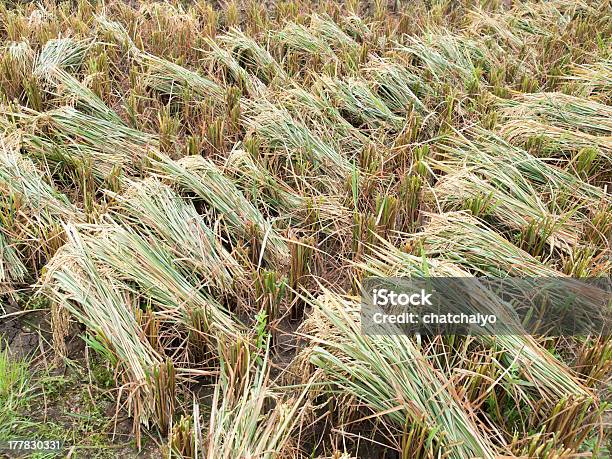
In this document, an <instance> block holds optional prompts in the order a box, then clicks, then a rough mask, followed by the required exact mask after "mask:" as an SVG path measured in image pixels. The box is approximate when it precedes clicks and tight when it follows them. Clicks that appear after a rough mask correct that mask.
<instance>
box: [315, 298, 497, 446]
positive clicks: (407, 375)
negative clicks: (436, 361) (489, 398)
mask: <svg viewBox="0 0 612 459" xmlns="http://www.w3.org/2000/svg"><path fill="white" fill-rule="evenodd" d="M312 305H313V307H314V308H315V309H314V311H313V313H312V314H311V317H310V318H309V319H308V322H307V325H305V327H306V329H307V330H308V327H311V329H312V330H313V331H310V332H309V336H310V338H311V340H312V341H313V346H314V347H313V348H312V349H310V350H309V351H308V352H309V355H310V362H311V363H312V364H313V365H315V366H316V367H317V368H320V369H321V370H322V371H323V372H324V373H325V375H326V376H327V378H328V380H329V382H330V385H331V386H332V388H337V389H340V390H342V391H346V392H348V393H350V394H352V395H354V396H355V397H357V398H358V399H359V400H361V401H362V402H363V403H364V404H366V405H368V406H369V407H370V408H371V409H372V410H373V411H374V412H375V413H376V414H377V416H384V417H386V418H387V419H388V420H389V421H390V422H391V423H392V424H394V425H395V426H396V427H397V428H398V429H403V428H404V427H405V426H408V428H411V427H412V425H416V426H421V427H423V428H425V429H427V430H428V432H429V437H428V440H427V445H426V447H427V448H429V449H430V450H432V451H444V453H445V454H447V455H448V456H449V457H457V458H460V457H474V456H476V457H491V458H492V457H495V455H496V453H497V448H496V447H495V446H494V445H493V444H492V443H491V442H490V440H489V438H488V437H485V436H483V435H482V434H481V431H480V429H479V428H478V427H477V426H476V424H475V423H474V420H473V419H472V418H470V416H469V415H468V414H467V413H466V411H467V410H466V407H464V406H461V405H460V404H459V403H458V402H457V401H456V400H455V399H454V398H453V396H452V394H451V393H450V392H449V391H448V387H447V386H446V381H445V380H444V377H443V376H442V375H441V374H440V373H438V372H436V371H435V370H434V369H433V368H432V366H431V365H430V364H429V362H428V361H427V358H426V357H425V356H423V355H422V354H421V352H420V351H419V350H418V348H417V347H416V346H415V345H414V343H413V342H412V341H411V340H410V339H409V338H408V337H407V336H405V335H402V334H401V332H398V333H397V334H389V335H364V334H363V332H362V330H361V327H360V325H359V321H358V319H357V317H358V313H359V301H358V300H357V299H355V298H346V299H345V298H342V297H340V296H338V295H335V294H332V293H330V292H326V293H325V294H324V295H323V296H322V297H320V298H319V299H317V300H313V301H312ZM335 390H336V389H332V391H335Z"/></svg>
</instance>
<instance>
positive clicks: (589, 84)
mask: <svg viewBox="0 0 612 459" xmlns="http://www.w3.org/2000/svg"><path fill="white" fill-rule="evenodd" d="M564 78H565V79H567V80H569V81H572V82H575V83H577V84H579V85H580V86H582V87H583V88H584V90H585V92H586V94H587V95H592V96H595V97H599V98H601V99H602V101H603V102H606V101H610V96H609V94H610V91H612V60H609V59H608V60H601V61H598V62H595V63H593V64H583V65H575V66H574V69H573V73H572V74H571V75H569V76H565V77H564Z"/></svg>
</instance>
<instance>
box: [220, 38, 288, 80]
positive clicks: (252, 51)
mask: <svg viewBox="0 0 612 459" xmlns="http://www.w3.org/2000/svg"><path fill="white" fill-rule="evenodd" d="M215 40H216V41H217V42H218V43H220V44H222V45H224V46H225V48H227V49H229V50H230V51H231V53H232V54H233V55H235V56H236V58H237V59H238V61H239V62H243V63H244V64H245V65H246V68H247V70H251V71H252V72H253V73H254V74H255V76H257V77H258V78H259V79H260V80H261V81H263V82H264V83H265V84H270V83H271V82H272V81H274V80H275V79H277V80H278V81H281V82H285V81H288V79H289V77H288V76H287V74H286V72H285V70H284V69H283V67H282V66H281V65H280V64H279V63H278V62H277V61H276V59H274V57H272V55H271V54H270V52H269V51H268V50H267V49H266V48H264V47H262V46H261V45H259V43H257V42H256V41H255V40H253V39H252V38H251V37H248V36H247V35H246V34H245V33H244V32H242V31H241V30H239V29H236V28H231V29H230V30H229V31H228V32H227V33H225V34H223V35H220V36H217V37H215Z"/></svg>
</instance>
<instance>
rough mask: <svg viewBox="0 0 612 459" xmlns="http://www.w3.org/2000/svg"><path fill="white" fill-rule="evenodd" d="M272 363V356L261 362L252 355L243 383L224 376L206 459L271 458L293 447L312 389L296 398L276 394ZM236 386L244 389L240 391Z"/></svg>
mask: <svg viewBox="0 0 612 459" xmlns="http://www.w3.org/2000/svg"><path fill="white" fill-rule="evenodd" d="M269 359H270V357H269V354H268V352H266V354H265V356H264V357H263V359H257V358H255V356H252V355H249V356H248V363H247V366H246V370H245V371H244V376H243V380H242V381H239V382H233V381H231V380H228V379H227V378H224V377H222V378H221V379H220V380H219V381H218V382H217V385H216V386H215V392H214V395H213V400H212V410H211V414H210V420H209V427H208V434H207V436H206V440H205V442H204V448H203V452H202V453H203V454H202V457H206V458H207V459H213V458H214V459H217V458H222V459H233V458H236V457H261V458H266V459H271V458H274V457H278V456H279V455H282V454H283V451H284V450H286V448H287V447H288V446H289V445H290V442H291V434H292V433H293V430H294V429H295V427H296V426H297V425H298V424H300V423H301V421H302V419H303V417H304V414H305V396H306V394H307V390H308V386H307V387H306V388H305V389H303V390H301V391H300V392H299V393H298V394H297V395H296V396H294V397H286V396H283V394H282V392H280V391H279V390H274V389H273V388H272V387H271V385H270V381H269V365H270V362H269ZM222 365H223V364H222ZM222 375H223V372H222ZM237 384H239V385H240V387H241V388H242V389H241V390H238V391H236V385H237ZM270 403H273V404H274V405H273V408H271V409H269V408H267V407H268V406H269V405H270Z"/></svg>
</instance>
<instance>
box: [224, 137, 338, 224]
mask: <svg viewBox="0 0 612 459" xmlns="http://www.w3.org/2000/svg"><path fill="white" fill-rule="evenodd" d="M225 166H226V167H227V168H228V171H231V173H232V174H233V175H234V176H235V177H236V179H237V182H238V183H239V184H240V188H241V189H242V190H243V193H244V194H245V196H247V197H249V196H250V197H252V199H251V200H254V201H258V200H262V201H263V203H264V204H265V205H266V206H268V207H269V208H271V209H272V210H273V212H274V213H276V214H278V215H285V216H287V218H288V219H289V221H291V222H295V223H296V224H298V222H299V224H298V226H302V225H303V224H305V223H306V219H307V218H308V210H309V208H310V207H315V208H316V212H317V214H318V216H319V218H320V219H321V220H322V222H323V223H324V224H325V222H329V223H331V222H334V221H338V220H342V219H344V218H345V217H347V215H348V210H347V209H345V208H344V206H343V205H342V204H341V203H340V202H339V200H338V199H337V198H336V197H334V196H329V195H324V194H319V193H318V194H314V192H313V193H312V194H310V195H305V194H302V192H301V191H300V190H296V189H295V188H292V187H290V186H289V185H288V184H286V183H285V182H283V181H282V180H281V179H280V178H278V177H276V176H275V175H274V174H272V173H271V172H270V171H269V170H268V169H267V168H266V167H265V165H263V164H261V163H260V162H259V161H256V160H255V159H254V158H253V157H252V156H251V154H250V153H248V152H247V151H245V150H242V149H234V150H232V152H231V153H230V155H229V157H228V159H227V161H226V164H225ZM260 196H261V197H260Z"/></svg>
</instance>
